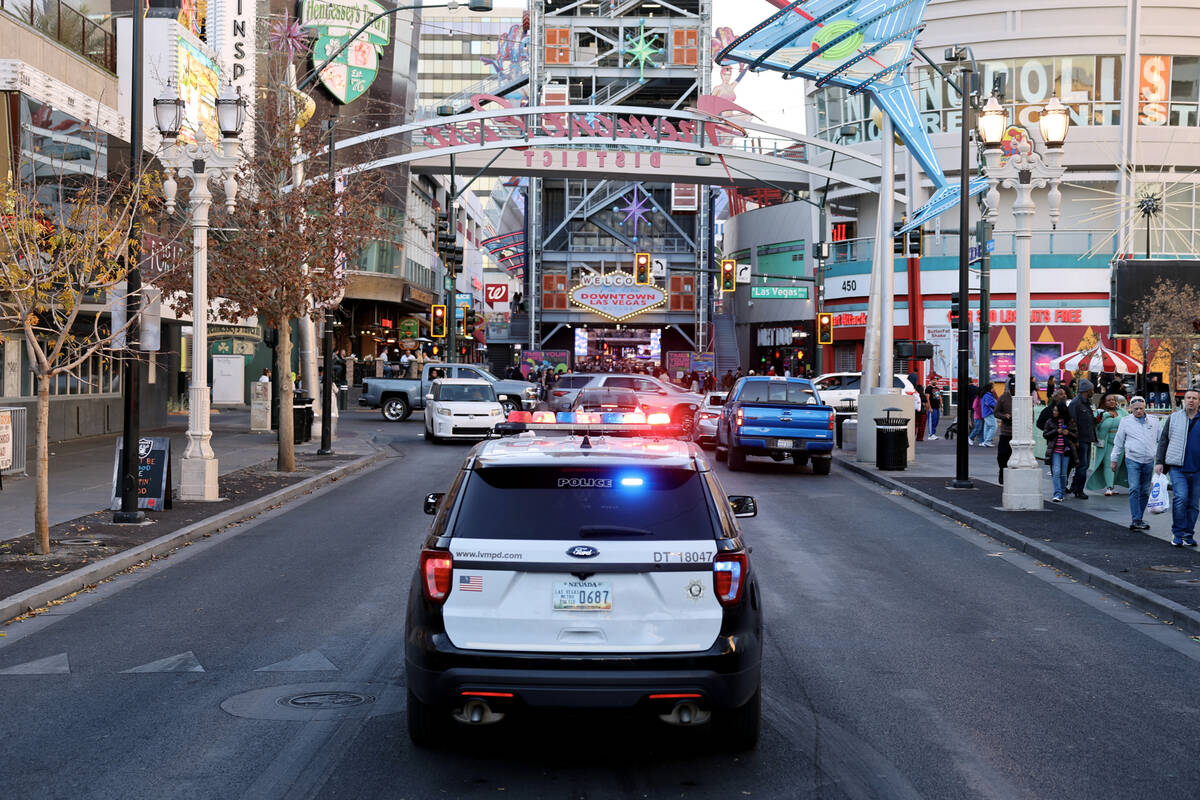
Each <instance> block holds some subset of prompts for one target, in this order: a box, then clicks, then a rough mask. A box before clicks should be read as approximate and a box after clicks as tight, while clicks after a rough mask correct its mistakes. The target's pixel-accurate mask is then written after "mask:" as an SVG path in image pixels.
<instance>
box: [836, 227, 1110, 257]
mask: <svg viewBox="0 0 1200 800" xmlns="http://www.w3.org/2000/svg"><path fill="white" fill-rule="evenodd" d="M992 239H993V240H994V241H995V242H996V245H995V248H994V249H993V250H992V251H991V252H992V255H993V256H1008V255H1013V254H1015V253H1016V248H1017V236H1016V234H1015V233H1013V232H1012V231H1004V232H1003V233H995V234H993V235H992ZM1112 239H1113V235H1112V231H1107V230H1082V231H1081V230H1074V231H1072V230H1054V231H1046V230H1042V231H1034V232H1033V239H1032V242H1031V249H1032V251H1033V253H1034V254H1037V255H1041V254H1050V255H1054V254H1059V255H1075V256H1078V255H1083V254H1085V253H1090V252H1093V248H1096V247H1097V246H1101V245H1104V246H1103V247H1101V248H1100V250H1098V251H1097V252H1098V253H1100V254H1102V255H1111V254H1112V253H1113V250H1112V246H1113V245H1112V243H1110V242H1108V240H1112ZM969 244H970V246H972V247H974V246H975V237H974V236H971V237H970V242H969ZM921 251H922V252H921V255H922V257H923V258H936V257H956V256H957V255H958V234H957V233H944V234H941V235H940V236H939V235H934V234H930V233H927V234H926V235H925V237H924V240H923V241H922V244H921ZM874 252H875V238H874V237H864V238H861V239H846V240H843V241H840V242H833V243H831V246H830V258H829V263H831V264H845V263H847V262H850V261H870V260H871V258H872V254H873V253H874ZM897 255H899V254H897Z"/></svg>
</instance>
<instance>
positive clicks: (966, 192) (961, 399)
mask: <svg viewBox="0 0 1200 800" xmlns="http://www.w3.org/2000/svg"><path fill="white" fill-rule="evenodd" d="M947 56H951V58H948V59H947V60H953V61H956V62H958V70H959V73H958V88H959V96H960V97H961V99H962V122H961V123H960V124H961V127H962V141H961V143H960V147H961V154H960V155H961V156H962V159H961V161H960V164H959V179H960V183H961V191H962V196H961V198H960V202H959V209H958V210H959V218H958V296H959V297H960V298H961V300H960V302H961V304H962V311H961V313H960V316H959V320H960V321H959V327H958V438H957V440H956V441H955V444H956V445H957V447H956V450H955V456H956V457H955V471H954V481H953V482H952V483H951V484H950V485H951V487H953V488H955V489H973V488H975V484H974V483H973V482H972V481H971V477H970V466H969V464H970V462H969V459H970V452H969V451H968V450H967V436H968V434H969V433H970V430H971V403H970V402H969V401H968V400H967V398H968V396H969V393H968V387H969V386H970V385H971V332H970V319H971V311H970V308H971V300H970V298H971V280H970V278H971V270H970V266H969V264H968V262H969V260H970V253H969V251H968V247H967V241H968V239H967V231H969V230H970V229H971V204H970V203H968V202H967V198H968V197H969V196H970V181H971V175H970V172H971V87H972V85H973V83H974V78H975V72H974V68H973V63H972V62H973V60H974V59H973V58H971V57H970V56H969V55H968V52H967V49H966V48H963V47H953V48H948V50H947ZM980 321H981V323H982V316H981V317H980ZM980 368H981V369H982V368H983V367H982V365H981V367H980ZM979 388H980V389H981V390H982V389H983V383H982V381H981V382H980V387H979Z"/></svg>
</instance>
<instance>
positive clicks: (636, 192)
mask: <svg viewBox="0 0 1200 800" xmlns="http://www.w3.org/2000/svg"><path fill="white" fill-rule="evenodd" d="M613 211H615V212H617V213H618V214H624V215H625V219H623V220H621V224H622V225H624V224H625V223H627V222H629V221H630V220H633V241H635V242H636V241H637V240H638V226H639V225H640V224H642V223H647V224H648V223H649V222H650V198H649V197H648V196H647V195H646V193H645V192H643V191H642V189H641V187H640V186H634V187H633V196H632V197H631V198H630V200H629V205H627V206H625V207H624V208H621V207H620V206H618V207H616V208H614V209H613Z"/></svg>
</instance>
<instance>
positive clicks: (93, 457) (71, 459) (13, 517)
mask: <svg viewBox="0 0 1200 800" xmlns="http://www.w3.org/2000/svg"><path fill="white" fill-rule="evenodd" d="M210 424H211V427H212V431H213V437H212V448H213V452H214V453H216V456H217V460H218V467H219V471H220V474H221V475H227V474H229V473H231V472H236V471H237V470H239V469H242V468H243V467H249V466H253V465H254V464H260V463H262V462H263V461H266V460H268V459H270V458H273V457H274V456H275V453H276V440H275V434H274V433H250V432H249V431H250V412H249V411H243V410H233V411H226V410H222V411H221V413H219V414H213V416H212V420H211V423H210ZM186 431H187V416H186V415H183V416H178V417H176V416H172V417H171V421H170V423H169V424H168V426H167V427H165V428H161V429H157V430H151V431H142V432H141V433H142V436H169V437H170V439H171V474H172V476H173V478H174V488H175V489H176V490H178V488H179V461H180V459H181V458H183V451H184V448H185V447H186V446H187V436H186V435H185V432H186ZM116 442H117V437H116V436H112V435H109V436H93V437H89V438H86V439H71V440H69V441H65V442H51V443H50V525H51V526H53V525H57V524H58V523H60V522H66V521H67V520H71V519H75V518H77V517H81V516H84V515H85V514H90V513H92V512H93V511H96V510H97V509H101V508H107V507H108V505H109V502H110V498H111V497H112V480H113V465H114V462H115V456H116V447H117V445H116ZM33 461H34V456H33V449H32V448H30V450H29V460H28V462H27V464H28V466H27V469H26V471H27V473H28V476H27V477H16V476H5V478H4V491H3V492H0V541H4V540H7V539H15V538H17V537H19V536H24V535H25V534H27V533H29V532H31V531H32V530H33V504H34V492H35V490H36V481H35V480H34V478H33V470H34V468H35V465H34V463H33Z"/></svg>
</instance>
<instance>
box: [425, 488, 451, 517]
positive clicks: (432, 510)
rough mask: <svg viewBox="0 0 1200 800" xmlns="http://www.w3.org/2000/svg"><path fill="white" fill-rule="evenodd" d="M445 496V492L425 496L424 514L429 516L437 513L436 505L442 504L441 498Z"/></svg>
mask: <svg viewBox="0 0 1200 800" xmlns="http://www.w3.org/2000/svg"><path fill="white" fill-rule="evenodd" d="M445 496H446V493H445V492H433V493H431V494H427V495H425V513H426V514H429V515H430V516H432V515H434V514H436V513H437V510H438V504H439V503H441V502H442V498H443V497H445Z"/></svg>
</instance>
